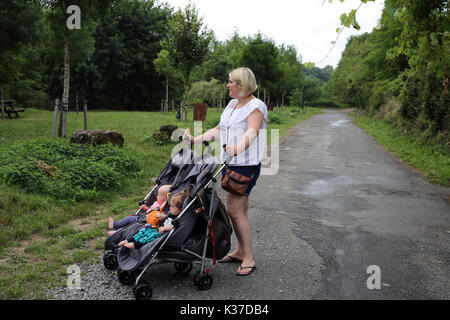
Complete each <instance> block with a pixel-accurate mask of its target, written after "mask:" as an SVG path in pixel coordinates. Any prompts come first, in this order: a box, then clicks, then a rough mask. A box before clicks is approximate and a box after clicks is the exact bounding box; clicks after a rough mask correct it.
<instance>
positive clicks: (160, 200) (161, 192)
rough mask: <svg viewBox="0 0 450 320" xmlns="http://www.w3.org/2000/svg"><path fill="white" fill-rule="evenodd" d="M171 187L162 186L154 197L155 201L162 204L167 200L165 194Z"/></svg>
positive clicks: (167, 185) (168, 185)
mask: <svg viewBox="0 0 450 320" xmlns="http://www.w3.org/2000/svg"><path fill="white" fill-rule="evenodd" d="M170 187H171V185H170V184H164V185H162V186H161V187H159V189H158V194H157V196H156V201H158V203H161V204H162V203H163V202H164V201H166V199H167V193H168V192H169V189H170Z"/></svg>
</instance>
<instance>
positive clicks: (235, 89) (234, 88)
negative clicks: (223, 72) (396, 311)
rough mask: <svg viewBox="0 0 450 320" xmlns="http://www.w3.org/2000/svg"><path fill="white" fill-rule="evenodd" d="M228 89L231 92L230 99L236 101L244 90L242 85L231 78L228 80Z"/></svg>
mask: <svg viewBox="0 0 450 320" xmlns="http://www.w3.org/2000/svg"><path fill="white" fill-rule="evenodd" d="M227 88H228V90H229V94H230V97H232V98H234V99H236V98H237V97H239V93H241V90H242V87H241V85H240V84H238V83H237V82H236V81H234V80H233V79H231V78H229V79H228V84H227Z"/></svg>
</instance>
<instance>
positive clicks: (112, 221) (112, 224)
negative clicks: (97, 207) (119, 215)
mask: <svg viewBox="0 0 450 320" xmlns="http://www.w3.org/2000/svg"><path fill="white" fill-rule="evenodd" d="M108 228H109V229H113V228H114V219H113V218H112V217H108Z"/></svg>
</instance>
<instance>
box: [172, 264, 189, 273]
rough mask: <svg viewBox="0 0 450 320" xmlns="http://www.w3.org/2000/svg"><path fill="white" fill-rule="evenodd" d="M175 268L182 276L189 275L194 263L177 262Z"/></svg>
mask: <svg viewBox="0 0 450 320" xmlns="http://www.w3.org/2000/svg"><path fill="white" fill-rule="evenodd" d="M174 266H175V270H177V271H178V272H179V273H181V274H188V273H189V272H191V270H192V263H181V262H175V263H174Z"/></svg>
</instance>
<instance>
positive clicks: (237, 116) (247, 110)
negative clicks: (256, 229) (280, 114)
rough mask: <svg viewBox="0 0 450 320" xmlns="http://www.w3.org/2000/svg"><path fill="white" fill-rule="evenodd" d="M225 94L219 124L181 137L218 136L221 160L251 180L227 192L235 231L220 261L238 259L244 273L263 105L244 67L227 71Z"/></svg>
mask: <svg viewBox="0 0 450 320" xmlns="http://www.w3.org/2000/svg"><path fill="white" fill-rule="evenodd" d="M227 88H228V90H229V95H230V97H231V98H233V99H232V100H231V101H230V102H229V103H228V105H227V107H226V108H225V110H224V111H223V113H222V115H221V117H220V123H219V124H218V125H217V126H216V127H215V128H212V129H210V130H208V131H206V132H205V133H204V134H202V135H199V136H197V137H193V136H191V135H190V134H189V131H188V130H186V132H185V134H184V139H185V140H187V141H188V142H192V143H194V144H195V143H201V142H202V141H214V140H216V138H217V137H220V145H221V146H222V145H226V147H225V148H224V150H222V152H221V159H222V161H223V162H224V161H225V160H226V159H227V157H228V159H229V158H231V161H229V162H228V163H229V164H230V165H229V168H230V169H231V170H233V171H237V172H239V173H240V174H243V175H245V176H247V177H251V178H252V181H251V182H250V185H249V186H248V188H247V191H246V193H245V194H244V195H243V196H240V195H236V194H232V193H230V192H227V210H228V214H229V215H230V218H231V221H232V223H233V229H234V232H235V234H236V239H237V245H236V249H235V250H234V251H233V252H231V253H230V254H229V255H228V256H226V257H225V258H223V259H222V260H220V262H222V263H225V262H240V263H241V265H240V266H239V268H238V270H237V271H236V274H237V275H240V276H246V275H249V274H251V273H252V272H253V270H254V269H255V268H256V262H255V259H254V257H253V254H252V241H251V230H250V220H249V217H248V196H249V195H250V191H251V190H252V188H253V187H254V186H255V183H256V180H257V179H258V177H259V173H260V171H261V159H262V156H263V153H264V147H265V138H266V136H265V133H264V134H261V135H259V132H260V129H265V128H266V121H267V106H266V105H265V104H264V102H262V101H261V100H259V99H257V98H256V97H255V96H254V95H253V93H254V92H255V91H256V89H257V88H258V86H257V84H256V79H255V76H254V74H253V72H252V71H251V70H250V69H248V68H238V69H235V70H233V71H232V72H231V73H230V74H229V80H228V84H227Z"/></svg>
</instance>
